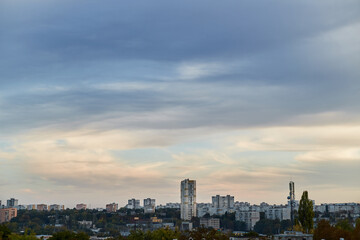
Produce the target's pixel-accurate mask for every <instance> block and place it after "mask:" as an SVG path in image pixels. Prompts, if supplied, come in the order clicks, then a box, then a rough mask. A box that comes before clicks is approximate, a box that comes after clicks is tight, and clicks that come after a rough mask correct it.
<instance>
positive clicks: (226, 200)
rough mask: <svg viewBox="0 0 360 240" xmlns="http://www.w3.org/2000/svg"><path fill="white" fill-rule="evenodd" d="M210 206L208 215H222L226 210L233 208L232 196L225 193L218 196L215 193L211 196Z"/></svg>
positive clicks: (229, 210)
mask: <svg viewBox="0 0 360 240" xmlns="http://www.w3.org/2000/svg"><path fill="white" fill-rule="evenodd" d="M211 200H212V207H211V209H210V215H214V214H216V215H223V214H225V213H226V212H232V211H231V210H232V209H234V196H230V195H226V196H220V195H216V196H213V197H212V198H211Z"/></svg>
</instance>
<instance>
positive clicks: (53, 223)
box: [7, 209, 180, 236]
mask: <svg viewBox="0 0 360 240" xmlns="http://www.w3.org/2000/svg"><path fill="white" fill-rule="evenodd" d="M154 216H157V217H158V218H161V219H162V220H163V221H164V222H173V223H175V224H176V223H177V221H178V220H179V218H180V211H179V210H178V209H160V210H158V211H157V212H156V214H144V213H143V212H142V211H141V210H136V211H134V210H130V209H120V210H119V211H118V212H116V213H107V212H105V211H100V212H99V211H97V210H75V209H67V210H63V211H36V210H31V211H27V210H20V211H18V216H17V217H16V218H13V219H12V220H11V222H10V223H7V226H8V227H9V228H10V230H11V231H13V232H18V233H19V232H20V231H24V230H25V229H29V230H31V231H33V232H35V233H36V234H53V233H54V232H57V231H63V230H71V231H83V232H86V233H87V234H89V235H91V234H92V231H91V230H90V229H88V227H87V226H84V225H83V224H81V223H80V221H92V227H94V228H98V229H101V230H100V234H101V233H103V234H105V233H107V235H110V236H115V235H116V234H118V232H120V231H121V230H125V229H126V224H128V223H133V222H134V217H139V218H140V219H141V220H145V221H146V220H150V218H151V217H154Z"/></svg>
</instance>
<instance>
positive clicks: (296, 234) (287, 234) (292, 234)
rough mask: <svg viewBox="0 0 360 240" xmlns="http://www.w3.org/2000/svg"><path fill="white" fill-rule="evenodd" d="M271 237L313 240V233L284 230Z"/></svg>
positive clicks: (275, 239) (279, 239)
mask: <svg viewBox="0 0 360 240" xmlns="http://www.w3.org/2000/svg"><path fill="white" fill-rule="evenodd" d="M273 239H274V240H313V235H312V234H305V233H302V232H295V231H285V232H284V233H283V234H276V235H274V238H273ZM340 239H341V238H340Z"/></svg>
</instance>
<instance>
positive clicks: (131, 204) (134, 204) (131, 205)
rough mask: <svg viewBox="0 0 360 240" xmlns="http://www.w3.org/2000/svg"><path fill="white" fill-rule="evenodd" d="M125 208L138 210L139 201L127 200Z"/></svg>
mask: <svg viewBox="0 0 360 240" xmlns="http://www.w3.org/2000/svg"><path fill="white" fill-rule="evenodd" d="M126 208H128V209H140V208H141V207H140V200H139V199H135V198H132V199H129V200H128V204H127V205H126Z"/></svg>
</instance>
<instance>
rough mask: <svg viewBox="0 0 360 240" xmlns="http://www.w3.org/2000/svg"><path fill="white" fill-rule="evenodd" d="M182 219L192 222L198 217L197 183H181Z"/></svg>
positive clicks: (184, 181)
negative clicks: (192, 219)
mask: <svg viewBox="0 0 360 240" xmlns="http://www.w3.org/2000/svg"><path fill="white" fill-rule="evenodd" d="M180 192H181V208H180V209H181V219H183V220H188V221H189V220H191V218H192V217H196V216H197V212H196V181H195V180H189V179H185V180H183V181H181V185H180Z"/></svg>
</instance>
